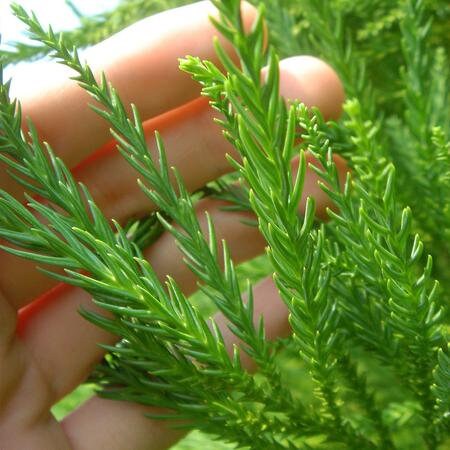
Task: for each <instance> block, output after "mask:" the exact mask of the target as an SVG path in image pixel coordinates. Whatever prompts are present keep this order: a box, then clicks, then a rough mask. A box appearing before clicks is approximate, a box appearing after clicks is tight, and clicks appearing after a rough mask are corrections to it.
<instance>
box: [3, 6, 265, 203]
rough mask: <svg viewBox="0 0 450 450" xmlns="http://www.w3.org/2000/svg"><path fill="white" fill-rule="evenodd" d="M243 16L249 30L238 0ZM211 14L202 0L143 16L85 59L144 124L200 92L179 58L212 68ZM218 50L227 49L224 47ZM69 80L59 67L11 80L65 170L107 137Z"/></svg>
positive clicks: (251, 11) (14, 189)
mask: <svg viewBox="0 0 450 450" xmlns="http://www.w3.org/2000/svg"><path fill="white" fill-rule="evenodd" d="M242 13H243V20H244V24H245V26H246V27H247V28H249V27H250V25H251V23H253V20H254V18H255V15H256V9H255V8H254V7H253V6H251V5H250V4H248V3H243V6H242ZM211 15H212V16H215V15H217V10H216V9H215V7H214V6H213V5H212V4H211V3H210V2H206V1H202V2H196V3H194V4H192V5H188V6H183V7H180V8H176V9H172V10H169V11H165V12H163V13H160V14H157V15H155V16H151V17H148V18H146V19H144V20H142V21H140V22H138V23H136V24H134V25H131V26H130V27H128V28H126V29H125V30H123V31H121V32H120V33H118V34H116V35H114V36H112V37H111V38H109V39H107V40H105V41H103V42H101V43H100V44H98V45H96V46H94V47H93V48H92V49H90V50H89V51H88V52H87V57H86V58H87V61H88V63H89V64H90V65H91V67H92V69H93V71H94V73H96V74H100V73H101V72H102V71H103V72H105V73H106V76H107V79H108V80H109V81H110V82H111V83H112V85H113V86H114V87H115V88H116V89H117V91H118V93H119V95H120V96H121V98H122V100H123V103H124V105H126V106H128V105H129V104H130V103H134V104H136V106H137V108H138V110H139V111H140V114H141V118H142V119H143V120H146V119H148V118H150V117H154V116H157V115H159V114H162V113H163V112H165V111H169V110H171V109H173V108H175V107H177V106H180V105H182V104H184V103H186V102H188V101H190V100H193V99H194V98H196V97H198V96H199V94H200V87H199V85H198V83H196V82H194V81H193V80H192V79H191V77H189V75H187V74H185V73H183V72H181V71H180V70H179V68H178V59H179V58H180V57H184V56H186V55H188V54H194V55H197V56H199V57H200V58H203V59H208V60H210V61H214V62H216V63H218V58H217V55H216V53H215V51H214V48H213V45H212V42H213V36H215V35H217V34H218V33H217V31H216V30H215V28H214V26H213V25H212V23H211V21H210V19H209V16H211ZM223 45H224V46H225V48H227V49H228V50H230V51H231V46H230V44H229V43H228V42H225V41H223ZM73 75H74V72H73V71H72V70H71V69H68V68H66V67H65V66H61V65H58V64H56V63H44V64H37V65H35V67H34V68H33V83H30V82H29V74H28V73H27V74H24V75H23V77H24V78H23V79H22V80H21V79H16V80H14V82H15V83H16V85H15V86H16V89H15V91H16V94H17V97H18V98H19V100H20V101H21V103H22V109H23V116H24V117H27V116H28V117H30V118H31V119H32V120H33V122H34V124H35V125H36V127H37V129H38V131H39V134H40V136H41V137H42V138H43V139H44V140H46V141H47V142H49V143H50V145H51V146H52V147H53V149H54V150H55V152H56V153H57V154H58V156H60V157H62V159H63V160H64V161H65V163H66V164H67V165H68V166H69V167H73V166H74V165H75V164H77V163H78V162H80V161H81V160H82V159H84V158H85V157H86V156H87V155H89V154H90V153H91V152H92V151H94V150H95V149H96V148H98V147H99V146H101V145H102V144H104V143H105V142H106V141H107V140H108V138H109V125H108V124H107V123H106V122H105V121H104V120H103V119H102V118H100V116H98V115H97V114H95V113H94V112H93V111H92V110H91V109H90V108H89V107H88V103H89V102H90V101H91V100H90V97H89V96H88V94H87V93H86V92H85V91H84V90H83V89H82V88H80V87H79V86H78V85H77V83H76V82H75V81H73V80H70V77H71V76H73ZM0 183H1V186H2V187H3V188H6V190H8V191H10V192H11V193H12V194H13V195H18V194H20V193H21V192H22V191H23V189H22V188H21V187H20V186H18V185H17V184H16V183H15V182H14V181H12V180H9V177H8V179H7V180H5V181H3V180H1V181H0Z"/></svg>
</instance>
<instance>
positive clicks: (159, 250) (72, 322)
mask: <svg viewBox="0 0 450 450" xmlns="http://www.w3.org/2000/svg"><path fill="white" fill-rule="evenodd" d="M223 205H224V203H223V202H218V201H215V200H209V199H207V200H204V201H202V202H199V205H198V206H197V214H198V217H199V220H200V222H201V225H202V227H203V229H205V230H206V229H207V223H206V217H205V214H204V211H205V210H206V209H207V210H208V211H210V214H211V217H212V219H213V220H215V222H216V228H217V230H216V231H217V236H218V239H222V238H223V239H226V240H227V242H229V247H230V251H231V254H232V255H233V258H234V260H235V261H236V262H239V261H243V260H245V259H248V258H250V257H252V256H254V255H256V254H258V253H260V252H261V251H262V250H263V248H264V240H263V238H262V236H261V235H260V234H259V233H258V230H257V229H256V228H254V227H250V226H248V225H245V224H243V223H242V220H243V219H248V218H250V217H251V215H250V213H240V212H233V213H231V212H226V211H223V210H222V209H221V208H222V206H223ZM153 247H155V246H152V247H150V248H149V249H147V251H145V252H144V255H145V257H146V258H147V259H149V260H150V262H151V264H152V266H153V268H154V270H155V271H156V273H157V274H158V275H159V276H160V278H161V279H164V278H165V276H166V275H168V274H170V275H172V276H173V277H174V278H175V279H176V281H177V282H178V284H179V285H180V286H181V288H182V289H183V291H184V292H185V293H186V295H189V294H191V293H192V292H194V291H195V290H196V289H197V285H196V278H195V276H194V274H193V273H192V272H191V271H190V270H189V268H188V267H187V266H186V265H185V264H184V263H183V261H182V257H181V255H180V252H179V249H178V248H177V247H176V245H175V243H174V241H173V239H172V237H171V235H170V234H169V233H165V234H164V235H163V237H162V239H161V241H158V243H157V246H156V247H155V248H153ZM162 255H165V256H164V258H162V257H161V256H162ZM80 307H85V308H87V307H88V308H90V309H92V306H91V297H90V296H89V295H88V294H87V293H85V292H83V291H82V290H80V289H78V288H74V287H68V286H67V287H59V288H57V290H56V291H53V292H50V293H49V294H47V295H45V296H44V297H43V298H41V299H40V300H39V302H38V304H35V303H33V304H31V305H30V306H29V307H28V308H25V309H23V310H21V312H20V320H19V331H20V335H21V339H22V342H24V343H25V345H26V347H27V348H28V349H29V351H30V352H31V354H32V355H34V357H35V360H36V361H39V365H40V366H41V370H42V372H43V373H44V374H45V375H46V378H47V379H48V380H52V391H53V395H54V398H53V401H54V402H56V401H57V400H58V399H60V398H61V397H63V396H64V395H66V394H67V393H68V392H70V391H71V390H72V389H74V388H75V387H76V386H77V385H78V384H80V383H81V382H82V381H83V380H84V379H85V378H86V376H87V375H88V374H89V373H90V372H91V369H92V367H93V365H94V364H95V363H96V362H97V361H98V360H99V359H100V357H101V355H102V354H103V353H102V351H101V349H100V348H98V346H97V345H96V343H97V342H104V343H112V342H114V340H115V337H113V336H111V335H109V334H108V333H106V332H105V331H104V330H101V329H100V328H98V327H96V326H94V325H92V324H91V323H89V322H87V321H86V320H85V319H83V318H82V317H81V316H80V315H79V313H78V310H79V308H80ZM102 313H103V311H102ZM55 343H57V345H55ZM80 349H82V351H80ZM55 374H57V376H55Z"/></svg>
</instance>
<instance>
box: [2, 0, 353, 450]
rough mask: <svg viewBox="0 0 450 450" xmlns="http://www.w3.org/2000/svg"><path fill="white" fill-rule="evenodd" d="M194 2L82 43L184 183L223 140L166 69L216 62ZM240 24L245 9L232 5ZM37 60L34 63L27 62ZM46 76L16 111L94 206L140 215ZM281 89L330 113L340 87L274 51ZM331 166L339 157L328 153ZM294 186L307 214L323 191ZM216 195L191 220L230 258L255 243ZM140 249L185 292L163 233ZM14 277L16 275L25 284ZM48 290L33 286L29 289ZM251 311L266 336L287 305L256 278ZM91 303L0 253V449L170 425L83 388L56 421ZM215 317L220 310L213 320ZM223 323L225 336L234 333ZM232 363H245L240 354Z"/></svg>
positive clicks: (84, 121) (186, 275) (71, 89)
mask: <svg viewBox="0 0 450 450" xmlns="http://www.w3.org/2000/svg"><path fill="white" fill-rule="evenodd" d="M211 13H214V10H213V8H212V6H211V5H210V4H209V3H207V2H200V3H196V4H194V5H191V6H188V7H184V8H178V9H176V10H172V11H168V12H166V13H163V14H160V15H158V16H154V17H151V18H148V19H145V20H143V21H141V22H139V23H138V24H135V25H134V26H132V27H130V28H128V29H127V30H125V31H123V32H121V33H119V34H118V35H116V36H114V37H112V38H111V39H109V40H107V41H105V42H104V43H101V44H99V45H97V46H96V47H94V48H93V49H92V50H91V51H90V52H89V54H88V60H89V62H90V65H91V66H92V67H93V68H94V69H95V71H96V72H101V71H105V72H106V75H107V77H108V79H109V80H110V81H111V82H112V84H113V85H114V86H115V87H116V88H117V89H118V92H119V94H120V95H121V97H122V99H123V101H124V103H125V104H129V103H131V102H133V103H135V104H136V105H137V107H138V109H139V111H140V113H141V117H142V118H143V119H144V120H146V123H145V131H146V135H147V136H148V143H149V148H150V152H153V150H152V149H154V148H155V146H154V141H153V131H154V130H155V129H157V130H159V131H160V133H161V135H162V137H163V139H164V141H165V144H166V148H167V152H168V160H169V164H170V165H172V166H175V167H177V168H178V169H179V171H180V173H181V175H182V176H183V178H184V180H185V183H186V185H187V186H188V188H189V189H190V190H192V191H194V190H196V189H198V188H200V187H202V186H203V185H204V184H205V183H207V182H208V181H210V180H213V179H215V178H217V177H218V176H220V175H222V174H224V173H226V172H227V171H229V170H230V167H229V165H228V163H227V162H226V159H225V157H224V155H225V154H226V153H233V149H232V148H231V147H230V146H229V144H228V143H227V142H226V141H225V140H224V139H223V137H222V136H221V132H220V129H219V127H218V126H217V125H215V124H214V123H213V121H212V118H213V117H214V115H215V114H214V113H213V112H212V111H211V109H210V108H209V107H208V105H207V103H206V102H205V100H204V99H199V98H198V96H199V90H198V86H197V84H196V83H194V82H193V81H191V80H190V79H189V77H188V76H186V74H183V73H181V72H180V71H179V70H178V57H182V56H184V55H186V54H194V55H197V56H200V57H201V58H203V59H209V60H212V61H216V60H217V58H216V57H215V55H214V51H213V48H212V45H211V41H212V36H213V35H214V34H216V32H215V30H214V28H213V27H212V25H211V24H210V23H209V20H208V15H209V14H211ZM243 14H244V18H245V21H246V24H247V25H248V26H249V25H250V24H251V22H252V19H253V17H254V14H255V13H254V10H253V8H251V7H250V6H248V5H245V8H244V11H243ZM36 70H37V71H38V70H40V69H36ZM41 70H42V71H45V78H43V79H42V80H41V81H39V82H36V80H37V78H38V77H37V72H34V73H33V83H29V84H28V87H27V88H22V89H21V90H19V92H18V96H19V99H20V100H21V103H22V107H23V111H24V115H25V116H30V117H31V118H32V120H33V121H34V123H35V124H36V126H37V129H38V131H39V133H40V135H41V136H42V138H43V139H45V140H46V141H48V142H49V143H50V144H51V145H52V147H53V148H54V150H55V151H56V153H57V154H58V155H59V156H61V157H62V158H63V160H64V161H65V162H66V164H67V165H68V166H69V167H71V168H72V170H73V172H74V173H75V175H76V177H77V179H78V180H80V181H82V182H83V183H84V184H85V185H87V187H88V188H89V190H90V191H91V193H92V194H93V197H94V199H95V200H96V202H97V204H98V205H99V206H100V207H101V209H102V210H103V212H104V213H105V214H106V215H107V216H108V217H110V218H113V217H114V218H115V219H117V220H118V221H119V222H122V223H123V222H126V221H127V220H128V219H129V218H131V217H137V216H141V215H144V214H145V213H148V211H149V209H150V208H151V205H149V204H148V199H147V198H146V197H145V196H144V195H143V194H142V192H141V191H140V189H139V187H138V186H137V184H136V177H137V174H136V173H135V171H134V170H133V169H132V168H131V167H130V166H128V165H127V163H126V162H125V161H124V160H123V158H122V157H121V156H120V155H119V154H118V152H116V151H114V150H113V146H111V145H107V146H105V147H103V148H102V149H101V150H100V152H96V153H94V155H92V153H93V152H94V151H95V150H96V149H97V148H99V147H101V146H102V145H103V144H104V143H105V142H106V141H107V140H108V135H109V134H108V133H109V132H108V125H107V124H106V123H105V122H104V121H103V120H102V119H101V118H100V117H98V116H97V115H95V114H94V113H93V112H92V111H91V110H89V108H88V107H87V106H86V105H87V102H88V101H89V98H88V97H87V96H86V94H85V93H84V91H82V89H81V88H79V87H78V86H77V85H76V83H75V82H73V81H71V80H69V76H70V75H71V73H70V72H68V71H67V70H66V69H65V68H63V67H60V66H54V65H50V66H45V67H44V68H43V69H41ZM281 93H282V94H284V95H285V97H288V98H299V99H300V100H302V101H304V102H305V103H306V104H307V105H309V106H312V105H315V106H318V107H319V108H320V109H321V110H322V112H323V113H324V115H325V116H326V117H330V118H331V117H336V116H337V115H338V114H339V112H340V105H341V102H342V97H343V95H342V88H341V86H340V83H339V80H338V79H337V77H336V75H335V74H334V73H333V72H332V70H331V69H330V68H329V67H328V66H326V65H325V64H324V63H322V62H320V61H318V60H316V59H314V58H310V57H303V58H294V59H290V60H286V61H283V62H282V63H281ZM341 166H342V169H343V170H344V167H343V165H342V164H341ZM0 184H1V187H2V188H4V189H5V190H8V191H9V192H10V193H13V194H14V195H16V196H20V195H21V191H22V190H23V189H22V188H21V187H20V186H19V185H17V184H16V183H15V182H14V181H13V180H12V179H10V178H8V177H7V176H6V174H2V175H1V179H0ZM305 190H306V193H307V195H313V196H314V197H315V198H316V200H317V203H318V209H319V212H320V211H322V212H323V210H324V208H325V206H326V204H327V200H326V197H325V195H324V194H323V193H322V192H321V191H320V190H319V189H318V188H317V183H316V177H315V175H314V174H313V173H311V172H308V175H307V179H306V186H305ZM222 207H223V203H221V202H218V201H216V200H211V199H205V200H202V201H201V202H199V204H198V205H197V210H198V215H199V220H200V221H202V222H204V214H203V212H204V211H205V210H207V211H209V213H210V215H211V216H212V218H213V220H214V222H215V224H216V231H217V235H218V238H219V240H220V238H225V239H226V240H227V242H228V244H229V246H230V250H231V254H232V255H233V257H234V260H235V261H236V262H240V261H244V260H246V259H249V258H251V257H253V256H255V255H257V254H258V253H261V251H262V250H263V248H264V245H265V242H264V240H263V239H262V237H261V236H260V235H259V234H258V232H257V230H256V229H254V228H251V227H248V226H246V225H244V224H243V223H242V219H243V218H248V216H249V215H248V214H245V213H238V212H232V213H231V212H224V211H223V210H222V209H221V208H222ZM144 254H145V256H146V257H147V258H148V259H149V260H150V261H151V263H152V265H153V267H154V268H155V270H156V272H157V273H158V274H159V276H160V277H164V276H165V275H166V274H171V275H172V276H173V277H174V278H175V279H176V280H177V281H178V283H179V284H180V286H181V287H182V288H183V290H184V292H185V293H186V294H189V293H192V292H193V291H194V290H195V288H196V279H195V277H194V275H193V274H192V273H191V272H190V271H189V269H187V267H186V266H185V265H184V264H183V263H182V261H181V258H180V255H179V253H178V250H177V249H176V247H175V245H174V242H173V240H172V237H171V236H170V235H169V234H164V235H162V236H161V238H160V239H159V240H158V241H157V242H156V243H155V244H153V245H152V246H151V247H150V248H148V249H147V250H145V252H144ZM24 280H25V282H24ZM49 289H53V290H52V291H50V292H49V293H47V294H45V295H44V296H43V297H41V298H39V299H38V300H35V299H36V297H39V296H41V295H42V294H43V293H45V292H46V291H48V290H49ZM254 294H255V317H256V320H257V318H258V317H259V316H260V315H261V314H264V315H265V317H266V329H267V330H266V331H267V336H268V337H269V338H270V337H272V338H273V337H276V336H279V335H283V334H286V333H287V331H288V323H287V311H286V309H285V307H284V305H283V304H282V303H281V301H280V300H279V297H278V294H277V291H276V288H275V287H274V285H273V283H272V282H271V280H269V279H267V280H264V281H262V282H261V283H260V284H258V285H257V286H256V287H255V290H254ZM81 306H83V307H87V308H91V309H94V308H95V307H94V306H93V305H92V304H91V300H90V296H89V295H88V294H86V293H85V292H83V291H81V290H80V289H77V288H73V287H67V286H56V287H55V286H54V280H51V279H48V278H45V277H44V276H43V275H42V274H41V273H39V272H37V271H36V270H35V268H34V264H33V263H30V262H28V261H25V260H18V259H17V258H16V257H14V256H11V255H9V254H4V253H2V254H1V258H0V373H1V383H0V449H1V450H15V449H21V450H22V449H27V450H28V449H32V450H35V449H36V450H39V449H45V450H51V449H57V450H63V449H65V448H73V449H77V450H78V449H91V448H92V449H100V448H108V449H133V450H135V449H136V450H139V449H150V450H156V449H165V448H168V447H170V446H171V445H172V444H173V443H174V442H175V441H176V440H177V439H179V437H180V435H181V434H180V432H178V431H176V432H175V431H173V430H170V429H169V428H168V427H167V426H166V425H165V424H163V423H161V422H156V421H152V420H149V419H146V418H145V417H144V416H143V413H144V412H146V411H148V408H145V407H143V406H140V405H135V404H127V403H123V402H115V401H111V400H104V399H100V398H98V397H94V398H93V399H91V400H89V401H88V402H87V403H85V404H84V405H82V406H81V407H80V408H79V409H77V410H76V411H74V412H73V413H72V414H70V415H69V416H68V417H67V418H65V419H64V420H63V421H62V422H61V423H57V422H56V420H55V419H54V418H53V417H52V415H51V413H50V408H51V406H52V405H53V404H54V403H56V402H57V401H58V400H59V399H61V398H62V397H63V396H65V395H66V394H68V393H69V392H71V391H72V390H73V389H75V387H76V386H78V385H79V384H80V383H81V382H82V381H83V380H85V379H86V377H87V376H88V375H89V373H90V371H91V369H92V367H93V366H94V365H95V364H96V363H98V361H99V360H100V359H101V358H102V355H103V352H102V350H101V349H100V348H99V347H98V346H97V343H98V342H102V343H109V344H111V343H113V342H115V341H116V339H117V338H116V337H115V336H111V335H108V334H107V333H106V332H105V331H104V330H101V329H99V328H97V327H95V326H93V325H92V324H90V323H88V322H86V321H85V320H84V319H82V318H81V316H79V314H78V312H77V310H78V309H79V308H80V307H81ZM218 322H219V323H220V324H222V325H223V324H224V321H223V319H221V318H218ZM222 331H223V334H224V336H225V339H226V341H227V343H228V344H229V345H231V343H232V342H233V339H235V337H234V336H233V335H231V333H230V332H229V330H228V328H227V327H226V326H222ZM244 363H245V364H246V365H247V367H248V368H252V363H251V361H250V360H245V361H244Z"/></svg>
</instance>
